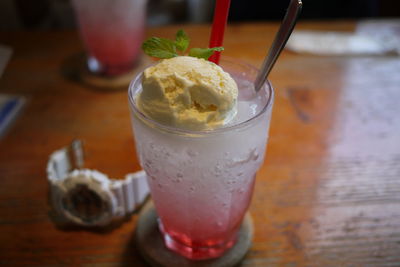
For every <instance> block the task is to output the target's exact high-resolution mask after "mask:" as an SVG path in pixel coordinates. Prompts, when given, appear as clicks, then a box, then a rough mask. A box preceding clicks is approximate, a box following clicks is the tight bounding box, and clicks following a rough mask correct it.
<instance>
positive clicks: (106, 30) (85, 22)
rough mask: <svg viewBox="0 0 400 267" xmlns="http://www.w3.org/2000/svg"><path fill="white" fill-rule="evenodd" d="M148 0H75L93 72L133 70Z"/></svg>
mask: <svg viewBox="0 0 400 267" xmlns="http://www.w3.org/2000/svg"><path fill="white" fill-rule="evenodd" d="M146 2H147V0H73V1H72V3H73V6H74V9H75V13H76V15H77V19H78V23H79V28H80V32H81V37H82V39H83V42H84V43H85V46H86V50H87V53H88V61H87V64H88V68H89V70H90V71H91V72H92V73H96V74H101V75H108V76H113V75H119V74H123V73H126V72H128V71H130V70H132V69H133V67H134V65H135V62H136V60H137V58H138V56H139V55H140V53H139V52H140V51H139V50H140V46H141V43H142V41H143V37H144V27H145V19H146Z"/></svg>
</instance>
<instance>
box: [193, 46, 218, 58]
mask: <svg viewBox="0 0 400 267" xmlns="http://www.w3.org/2000/svg"><path fill="white" fill-rule="evenodd" d="M215 51H218V52H221V51H224V48H223V47H222V46H219V47H212V48H192V49H190V51H189V56H191V57H198V58H204V59H206V60H207V59H208V58H209V57H210V56H211V55H212V54H213V53H214V52H215Z"/></svg>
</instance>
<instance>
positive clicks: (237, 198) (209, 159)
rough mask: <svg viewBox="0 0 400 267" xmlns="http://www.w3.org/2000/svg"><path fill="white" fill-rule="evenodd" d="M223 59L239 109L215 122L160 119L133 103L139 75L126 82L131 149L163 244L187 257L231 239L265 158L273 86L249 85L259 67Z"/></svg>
mask: <svg viewBox="0 0 400 267" xmlns="http://www.w3.org/2000/svg"><path fill="white" fill-rule="evenodd" d="M221 65H222V67H223V68H224V70H225V71H228V72H229V73H230V74H231V76H232V77H233V78H234V79H235V81H236V82H237V84H238V87H239V97H238V115H237V116H236V119H235V121H234V122H232V123H231V124H229V125H227V126H224V127H223V128H218V129H214V130H207V131H190V130H182V129H177V128H174V127H171V126H168V125H163V124H160V123H158V122H156V121H154V120H152V119H151V118H149V117H147V116H146V115H145V114H143V113H142V112H141V111H140V110H139V109H138V107H137V105H136V97H137V95H138V94H139V93H140V92H141V90H142V86H141V75H139V76H138V77H136V79H134V80H133V81H132V83H131V85H130V87H129V103H130V108H131V118H132V124H133V129H134V136H135V142H136V150H137V155H138V157H139V160H140V163H141V165H142V167H143V169H144V170H145V171H146V173H147V176H148V184H149V186H150V190H151V196H152V198H153V201H154V204H155V208H156V211H157V214H158V216H159V228H160V230H161V232H162V235H163V238H164V242H165V245H166V246H167V247H168V248H169V249H171V250H173V251H175V252H178V253H179V254H181V255H183V256H185V257H187V258H189V259H209V258H215V257H219V256H221V255H222V254H223V253H224V252H225V251H226V250H227V249H229V248H230V247H232V246H233V245H234V243H235V241H236V236H237V232H238V229H239V227H240V225H241V222H242V219H243V217H244V214H245V212H246V210H247V208H248V206H249V203H250V200H251V196H252V193H253V188H254V182H255V174H256V171H257V170H258V169H259V167H260V166H261V164H262V163H263V160H264V153H265V149H266V143H267V138H268V129H269V124H270V118H271V112H272V104H273V89H272V87H271V85H270V84H269V83H266V84H265V85H264V87H263V88H262V90H260V91H259V92H258V93H256V92H255V90H254V87H253V81H254V79H255V77H256V75H257V69H256V68H254V67H252V66H250V65H247V64H244V63H241V62H238V61H234V60H222V61H221Z"/></svg>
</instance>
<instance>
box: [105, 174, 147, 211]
mask: <svg viewBox="0 0 400 267" xmlns="http://www.w3.org/2000/svg"><path fill="white" fill-rule="evenodd" d="M111 188H112V191H113V193H114V195H115V196H116V197H117V200H118V201H117V202H118V204H119V209H118V211H119V215H120V216H123V215H125V214H129V213H132V212H133V211H134V210H135V209H136V208H137V207H138V206H140V205H141V204H142V203H143V201H144V200H145V199H146V197H147V196H148V194H149V187H148V185H147V181H146V173H145V172H144V171H143V170H142V171H138V172H135V173H129V174H127V175H126V176H125V180H123V181H122V180H113V181H112V185H111Z"/></svg>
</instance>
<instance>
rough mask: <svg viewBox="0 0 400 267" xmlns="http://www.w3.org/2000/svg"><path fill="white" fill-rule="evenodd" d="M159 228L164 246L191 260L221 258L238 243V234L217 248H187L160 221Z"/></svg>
mask: <svg viewBox="0 0 400 267" xmlns="http://www.w3.org/2000/svg"><path fill="white" fill-rule="evenodd" d="M158 227H159V229H160V231H161V234H162V237H163V239H164V244H165V246H166V247H167V248H169V249H170V250H172V251H174V252H176V253H178V254H180V255H182V256H183V257H185V258H188V259H190V260H207V259H213V258H218V257H221V256H222V255H223V254H224V253H225V252H226V251H227V250H228V249H230V248H231V247H232V246H233V245H234V244H235V243H236V241H237V233H235V234H234V235H233V237H232V238H231V239H230V240H229V241H227V242H225V243H224V244H219V245H216V246H209V247H204V246H187V245H185V244H182V243H181V242H179V241H177V240H175V239H174V238H173V237H171V236H170V235H169V234H168V233H167V232H166V231H165V229H164V227H163V225H162V223H161V221H160V220H159V219H158Z"/></svg>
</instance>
